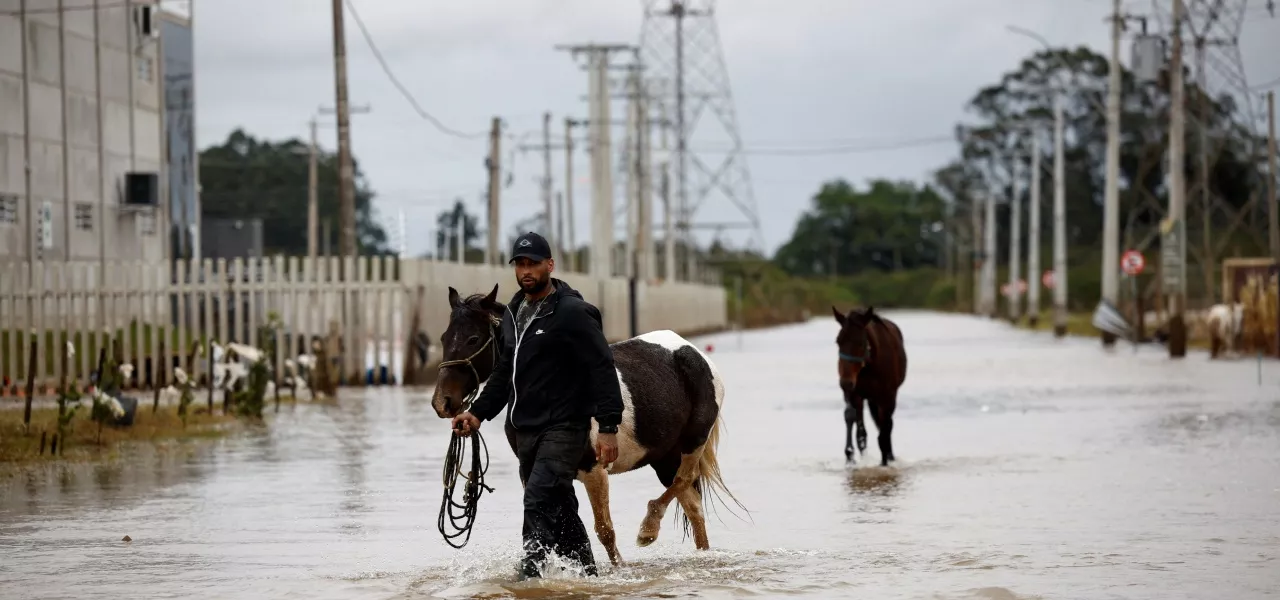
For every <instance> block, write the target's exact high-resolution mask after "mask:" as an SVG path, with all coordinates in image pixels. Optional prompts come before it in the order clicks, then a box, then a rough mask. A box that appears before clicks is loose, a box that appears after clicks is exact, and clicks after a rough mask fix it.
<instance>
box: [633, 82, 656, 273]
mask: <svg viewBox="0 0 1280 600" xmlns="http://www.w3.org/2000/svg"><path fill="white" fill-rule="evenodd" d="M636 85H637V90H636V102H637V103H638V107H637V111H636V112H637V122H636V126H637V127H638V128H639V132H638V133H639V135H638V137H637V140H636V143H637V145H638V148H637V154H639V160H638V173H637V177H638V178H639V180H640V189H639V193H640V206H638V207H637V209H636V221H637V222H638V223H639V230H638V231H637V237H636V245H637V246H638V247H639V252H640V256H639V257H638V260H637V262H636V277H638V278H639V279H640V280H641V281H648V280H649V279H650V278H652V277H653V272H654V267H655V264H654V263H655V261H656V260H657V258H656V257H655V256H654V252H653V130H652V128H651V127H650V121H649V90H648V88H647V87H646V86H645V83H644V79H643V78H641V77H640V76H639V75H637V77H636Z"/></svg>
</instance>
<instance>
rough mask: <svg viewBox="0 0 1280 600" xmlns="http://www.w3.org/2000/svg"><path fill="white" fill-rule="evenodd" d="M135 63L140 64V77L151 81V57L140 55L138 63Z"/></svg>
mask: <svg viewBox="0 0 1280 600" xmlns="http://www.w3.org/2000/svg"><path fill="white" fill-rule="evenodd" d="M135 64H137V65H138V79H141V80H143V81H145V82H147V83H151V68H152V62H151V57H149V56H139V57H137V63H135Z"/></svg>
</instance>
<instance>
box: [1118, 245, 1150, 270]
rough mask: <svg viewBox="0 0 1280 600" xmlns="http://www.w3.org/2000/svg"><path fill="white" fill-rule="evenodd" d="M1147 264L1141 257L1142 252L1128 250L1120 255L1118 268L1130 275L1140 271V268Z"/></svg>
mask: <svg viewBox="0 0 1280 600" xmlns="http://www.w3.org/2000/svg"><path fill="white" fill-rule="evenodd" d="M1146 266H1147V259H1145V258H1143V257H1142V253H1141V252H1138V251H1137V250H1128V251H1126V252H1125V253H1124V255H1123V256H1121V257H1120V269H1121V270H1123V271H1124V274H1125V275H1128V276H1130V277H1132V276H1134V275H1138V274H1139V273H1142V269H1143V268H1145V267H1146Z"/></svg>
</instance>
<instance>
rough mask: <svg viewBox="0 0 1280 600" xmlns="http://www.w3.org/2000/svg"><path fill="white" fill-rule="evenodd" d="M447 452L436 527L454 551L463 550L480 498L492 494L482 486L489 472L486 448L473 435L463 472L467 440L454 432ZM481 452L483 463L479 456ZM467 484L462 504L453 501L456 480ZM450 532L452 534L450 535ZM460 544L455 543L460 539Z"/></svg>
mask: <svg viewBox="0 0 1280 600" xmlns="http://www.w3.org/2000/svg"><path fill="white" fill-rule="evenodd" d="M450 437H451V438H452V439H450V440H449V451H448V452H447V453H446V454H445V457H444V498H443V499H442V500H441V501H440V520H439V522H438V523H437V525H438V526H439V528H440V535H443V536H444V541H445V542H446V543H448V544H449V545H450V546H453V547H454V548H462V547H463V546H466V545H467V542H468V541H470V540H471V527H472V526H473V525H475V523H476V508H477V507H478V506H479V504H480V495H481V494H483V493H484V492H485V491H488V492H489V493H493V488H491V487H489V486H487V485H485V483H484V474H485V472H486V471H488V470H489V446H488V444H486V443H485V441H484V437H483V436H481V435H480V432H479V431H472V432H471V435H470V436H467V437H470V438H471V468H470V470H469V471H467V472H466V473H463V472H462V465H463V464H465V458H466V447H467V439H466V438H465V437H463V436H461V435H458V433H457V432H455V433H454V435H452V436H450ZM482 451H483V455H484V456H483V461H482V459H481V452H482ZM459 476H461V477H462V478H463V479H465V480H466V482H467V483H466V485H465V486H463V491H462V501H461V502H459V501H457V500H455V499H454V489H455V487H456V486H457V483H458V477H459ZM450 528H451V529H452V532H451V531H450ZM464 535H465V536H466V537H463V538H462V542H461V543H457V542H455V541H454V540H455V539H457V538H459V537H462V536H464Z"/></svg>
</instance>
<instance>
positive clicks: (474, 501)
mask: <svg viewBox="0 0 1280 600" xmlns="http://www.w3.org/2000/svg"><path fill="white" fill-rule="evenodd" d="M496 338H497V334H496V332H495V331H494V329H493V327H492V326H491V327H490V331H489V339H488V340H486V341H485V343H484V344H483V345H481V346H480V349H479V350H476V351H475V353H474V354H472V355H471V356H468V357H467V358H463V359H459V360H446V361H442V362H441V363H440V365H439V366H438V367H437V369H443V368H445V367H454V366H465V367H467V368H469V369H471V374H472V375H474V376H475V378H476V388H475V389H474V390H472V391H471V393H470V394H467V397H466V400H465V401H464V402H463V405H464V406H465V407H466V408H464V409H463V410H466V409H469V408H470V407H471V403H472V402H474V401H475V399H476V396H478V395H479V393H480V384H481V383H482V382H481V381H480V374H479V373H478V372H477V371H476V368H475V366H474V365H473V364H471V361H472V360H474V359H475V358H476V357H477V356H480V353H482V352H484V351H485V349H486V348H489V347H490V345H491V344H493V341H494V340H495V339H496ZM493 354H494V359H495V360H496V359H497V347H496V344H495V345H494V347H493ZM469 437H470V438H471V468H470V469H469V470H468V471H467V472H465V473H464V472H463V471H462V465H463V464H465V458H466V443H467V442H466V439H464V438H463V437H462V436H460V435H457V434H456V433H453V434H451V435H450V436H449V438H450V439H449V449H448V450H447V451H446V452H445V455H444V497H443V498H442V499H441V500H440V517H439V520H438V521H437V523H436V525H437V527H438V528H439V530H440V535H442V536H444V541H445V543H447V544H449V545H450V546H453V547H454V548H457V549H461V548H462V547H463V546H466V545H467V542H469V541H471V528H472V526H474V525H475V522H476V514H477V511H476V509H477V507H478V506H479V504H480V495H481V494H483V493H484V492H485V491H488V492H489V493H491V494H492V493H493V488H491V487H489V486H487V485H485V483H484V474H485V473H486V472H487V471H488V470H489V445H488V444H487V443H485V441H484V436H482V435H480V432H479V431H472V432H471V435H470V436H469ZM482 450H483V457H484V458H483V461H482V460H481V451H482ZM458 477H462V478H463V479H464V480H466V482H467V483H466V485H465V486H463V492H462V501H461V502H459V501H457V500H455V499H454V490H455V488H456V487H457V483H458ZM446 524H447V526H448V528H446ZM449 528H451V529H452V533H451V532H450V531H449ZM463 536H465V537H463ZM459 537H462V542H461V543H455V542H454V540H455V539H457V538H459Z"/></svg>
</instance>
